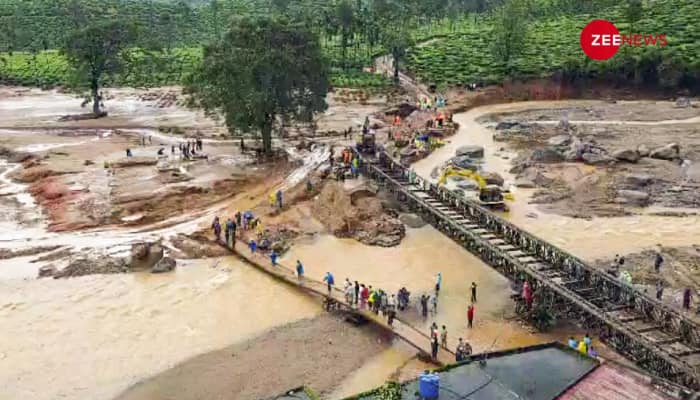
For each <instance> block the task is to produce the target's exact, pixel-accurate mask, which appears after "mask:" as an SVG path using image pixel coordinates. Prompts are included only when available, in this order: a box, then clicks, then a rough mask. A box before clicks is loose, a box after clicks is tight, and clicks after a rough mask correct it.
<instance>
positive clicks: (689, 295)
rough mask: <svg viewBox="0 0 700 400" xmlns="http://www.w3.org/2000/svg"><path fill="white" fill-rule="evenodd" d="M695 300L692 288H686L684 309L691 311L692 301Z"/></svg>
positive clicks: (684, 291)
mask: <svg viewBox="0 0 700 400" xmlns="http://www.w3.org/2000/svg"><path fill="white" fill-rule="evenodd" d="M692 298H693V293H692V292H691V290H690V288H685V289H684V290H683V309H684V310H686V311H687V310H690V300H691V299H692Z"/></svg>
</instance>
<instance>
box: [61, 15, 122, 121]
mask: <svg viewBox="0 0 700 400" xmlns="http://www.w3.org/2000/svg"><path fill="white" fill-rule="evenodd" d="M135 40H136V30H135V28H134V25H133V24H128V23H124V22H121V21H109V22H99V23H95V24H93V25H90V26H88V27H86V28H84V29H80V30H77V31H74V32H72V33H70V34H69V35H68V37H67V38H66V41H65V43H64V45H63V48H62V49H61V51H62V53H63V54H64V55H65V56H66V58H67V59H68V62H69V63H70V65H71V66H72V67H73V69H74V71H75V72H76V80H75V82H74V84H75V86H76V87H78V88H82V87H85V86H87V87H88V88H89V89H90V94H91V99H92V112H93V113H94V114H95V115H100V114H101V110H100V94H99V91H100V87H101V86H102V80H103V78H104V77H105V75H113V74H116V73H117V72H119V71H121V69H122V67H123V64H124V60H125V54H124V50H125V49H126V48H127V46H129V45H130V44H131V43H133V42H134V41H135Z"/></svg>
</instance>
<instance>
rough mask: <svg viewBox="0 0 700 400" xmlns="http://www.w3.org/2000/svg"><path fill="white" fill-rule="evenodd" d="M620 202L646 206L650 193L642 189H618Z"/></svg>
mask: <svg viewBox="0 0 700 400" xmlns="http://www.w3.org/2000/svg"><path fill="white" fill-rule="evenodd" d="M617 195H618V199H617V202H618V203H626V204H634V205H638V206H644V205H647V204H649V193H647V192H642V191H640V190H625V189H623V190H618V191H617Z"/></svg>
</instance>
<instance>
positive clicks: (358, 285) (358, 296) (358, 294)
mask: <svg viewBox="0 0 700 400" xmlns="http://www.w3.org/2000/svg"><path fill="white" fill-rule="evenodd" d="M359 301H360V284H359V283H357V281H355V298H354V303H355V305H357V304H358V303H359Z"/></svg>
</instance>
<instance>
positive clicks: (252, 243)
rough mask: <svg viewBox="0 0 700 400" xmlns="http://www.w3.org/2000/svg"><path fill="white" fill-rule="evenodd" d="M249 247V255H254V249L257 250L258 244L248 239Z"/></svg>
mask: <svg viewBox="0 0 700 400" xmlns="http://www.w3.org/2000/svg"><path fill="white" fill-rule="evenodd" d="M249 246H250V252H251V253H255V249H257V248H258V244H257V243H255V240H253V239H250V243H249Z"/></svg>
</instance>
